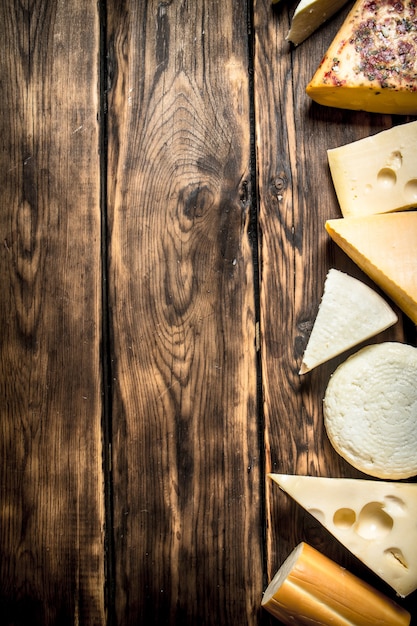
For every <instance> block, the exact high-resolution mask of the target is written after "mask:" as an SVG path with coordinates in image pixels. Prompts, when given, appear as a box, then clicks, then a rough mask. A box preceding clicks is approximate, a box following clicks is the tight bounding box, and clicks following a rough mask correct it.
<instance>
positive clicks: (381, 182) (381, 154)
mask: <svg viewBox="0 0 417 626" xmlns="http://www.w3.org/2000/svg"><path fill="white" fill-rule="evenodd" d="M416 154H417V121H416V122H410V123H408V124H402V125H400V126H394V127H393V128H390V129H388V130H384V131H382V132H380V133H376V134H375V135H372V136H370V137H365V138H364V139H360V140H359V141H354V142H352V143H349V144H346V145H344V146H340V147H338V148H332V149H330V150H328V151H327V156H328V161H329V167H330V172H331V175H332V179H333V183H334V187H335V191H336V195H337V198H338V200H339V204H340V209H341V211H342V215H343V216H344V217H353V216H364V215H372V214H375V213H388V212H390V211H399V210H404V209H409V208H411V207H414V206H417V157H416Z"/></svg>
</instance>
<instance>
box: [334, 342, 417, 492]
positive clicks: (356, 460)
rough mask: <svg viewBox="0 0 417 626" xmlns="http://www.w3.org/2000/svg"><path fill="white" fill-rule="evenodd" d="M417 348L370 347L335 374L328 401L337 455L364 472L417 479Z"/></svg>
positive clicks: (397, 345)
mask: <svg viewBox="0 0 417 626" xmlns="http://www.w3.org/2000/svg"><path fill="white" fill-rule="evenodd" d="M416 383H417V348H415V347H413V346H410V345H407V344H404V343H400V342H395V341H385V342H383V343H378V344H374V345H368V346H365V347H364V348H362V349H361V350H358V352H356V353H355V354H353V355H352V356H350V357H349V358H348V359H346V361H344V362H343V363H342V364H341V365H339V367H338V368H337V369H336V370H335V372H334V373H333V374H332V376H331V378H330V380H329V383H328V385H327V389H326V393H325V396H324V400H323V415H324V425H325V427H326V431H327V435H328V437H329V440H330V442H331V444H332V445H333V447H334V448H335V450H336V451H337V452H338V453H339V454H340V455H341V456H342V457H343V458H344V459H345V460H346V461H347V462H348V463H350V464H351V465H353V466H354V467H356V469H358V470H360V471H361V472H365V473H366V474H369V475H370V476H375V477H377V478H385V479H391V480H399V479H402V478H411V477H412V476H416V475H417V384H416Z"/></svg>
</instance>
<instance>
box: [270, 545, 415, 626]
mask: <svg viewBox="0 0 417 626" xmlns="http://www.w3.org/2000/svg"><path fill="white" fill-rule="evenodd" d="M262 606H263V607H264V608H265V609H266V610H267V611H269V612H270V613H271V614H272V615H273V616H274V617H276V618H277V619H279V620H280V623H281V624H287V625H288V626H294V625H295V624H297V625H298V626H314V624H316V625H321V626H354V625H356V626H388V625H389V626H408V624H410V621H411V615H410V613H409V612H408V611H406V610H405V609H403V608H402V607H400V606H399V605H398V604H397V603H396V602H393V601H392V600H390V599H389V598H388V597H386V596H385V595H383V594H382V593H379V592H378V591H377V590H376V589H374V588H373V587H371V586H370V585H368V584H367V583H365V582H364V581H363V580H361V579H360V578H358V577H357V576H354V575H353V574H351V573H350V572H348V571H347V570H346V569H345V568H343V567H341V566H340V565H338V564H337V563H335V562H334V561H332V560H331V559H329V558H328V557H327V556H325V555H324V554H322V553H321V552H319V551H318V550H316V549H315V548H313V547H312V546H310V545H308V544H307V543H305V542H302V543H300V544H299V545H298V546H297V547H296V548H294V550H293V551H292V552H291V553H290V554H289V556H288V557H287V558H286V560H285V561H284V563H283V564H282V566H281V567H280V569H279V570H278V572H277V573H276V574H275V576H274V578H273V579H272V581H271V582H270V584H269V585H268V588H267V589H266V591H265V594H264V597H263V599H262Z"/></svg>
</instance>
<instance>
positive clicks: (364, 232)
mask: <svg viewBox="0 0 417 626" xmlns="http://www.w3.org/2000/svg"><path fill="white" fill-rule="evenodd" d="M325 226H326V230H327V232H328V233H329V235H330V237H331V238H332V239H333V240H334V241H335V242H336V243H337V245H338V246H340V248H341V249H342V250H344V252H346V254H347V255H348V256H350V258H351V259H352V260H353V261H354V262H355V263H356V264H357V265H358V266H359V267H360V268H361V269H362V270H363V271H364V272H365V273H366V274H368V276H369V277H370V278H372V280H373V281H375V283H376V284H377V285H379V286H380V287H381V289H383V290H384V291H385V293H387V294H388V295H389V296H390V297H391V298H392V300H394V301H395V302H396V303H397V304H398V306H399V307H400V308H401V309H402V310H403V311H404V313H406V314H407V315H408V316H409V317H410V318H411V319H412V321H413V322H414V323H415V324H417V212H416V211H403V212H399V213H386V214H382V215H370V216H367V217H346V218H341V219H332V220H328V221H327V222H326V225H325Z"/></svg>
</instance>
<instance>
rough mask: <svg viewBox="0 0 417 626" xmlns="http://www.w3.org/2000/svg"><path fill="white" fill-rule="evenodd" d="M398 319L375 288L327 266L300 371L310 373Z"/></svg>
mask: <svg viewBox="0 0 417 626" xmlns="http://www.w3.org/2000/svg"><path fill="white" fill-rule="evenodd" d="M397 320H398V318H397V315H396V314H395V313H394V311H393V310H392V309H391V307H390V306H389V305H388V304H387V302H386V301H385V300H384V299H383V298H382V297H381V296H380V295H379V294H378V293H376V291H374V290H373V289H371V288H370V287H368V285H365V283H363V282H362V281H360V280H357V279H356V278H353V276H349V275H348V274H346V273H344V272H341V271H339V270H336V269H333V268H332V269H330V270H329V272H328V274H327V277H326V281H325V283H324V292H323V296H322V299H321V302H320V306H319V310H318V313H317V316H316V319H315V322H314V326H313V329H312V331H311V334H310V337H309V340H308V343H307V346H306V349H305V352H304V355H303V360H302V363H301V368H300V372H299V373H300V374H305V373H307V372H309V371H310V370H312V369H313V368H314V367H317V366H318V365H321V364H322V363H324V362H325V361H328V360H329V359H332V358H333V357H335V356H337V355H338V354H341V353H342V352H344V351H345V350H348V349H349V348H352V347H353V346H355V345H357V344H359V343H360V342H361V341H365V340H366V339H369V338H370V337H373V336H374V335H376V334H377V333H379V332H382V331H383V330H385V329H386V328H389V327H390V326H392V325H393V324H395V323H396V322H397Z"/></svg>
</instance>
